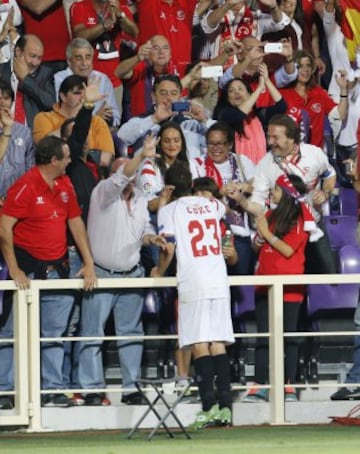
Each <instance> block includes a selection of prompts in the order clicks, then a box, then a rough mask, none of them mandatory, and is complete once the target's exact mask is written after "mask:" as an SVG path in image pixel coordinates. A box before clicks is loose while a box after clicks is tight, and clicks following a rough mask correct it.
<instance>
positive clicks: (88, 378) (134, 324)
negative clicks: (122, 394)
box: [79, 266, 144, 389]
mask: <svg viewBox="0 0 360 454" xmlns="http://www.w3.org/2000/svg"><path fill="white" fill-rule="evenodd" d="M95 270H96V275H97V276H98V278H124V277H126V278H127V277H130V278H136V277H143V276H144V270H143V268H142V267H139V268H137V269H136V270H135V271H134V272H133V273H131V274H128V275H126V276H124V275H121V274H117V273H114V274H112V273H110V272H108V271H105V270H104V269H102V268H99V267H97V266H96V267H95ZM142 309H143V290H141V289H109V290H106V289H102V290H95V291H93V292H91V293H85V294H84V297H83V301H82V307H81V328H80V335H81V336H89V337H90V336H104V329H105V324H106V321H107V319H108V317H109V315H110V313H111V311H112V312H113V315H114V325H115V334H116V335H117V336H141V335H143V327H142V322H141V314H142ZM102 343H103V342H102V341H84V342H81V343H80V360H79V381H80V385H81V387H82V388H89V389H91V388H104V387H105V378H104V369H103V362H102ZM117 347H118V354H119V360H120V365H121V372H122V385H123V387H124V388H125V389H126V388H134V386H135V385H134V381H135V380H136V379H137V378H138V377H139V376H140V367H141V357H142V351H143V342H142V341H141V340H135V341H130V340H121V341H118V342H117Z"/></svg>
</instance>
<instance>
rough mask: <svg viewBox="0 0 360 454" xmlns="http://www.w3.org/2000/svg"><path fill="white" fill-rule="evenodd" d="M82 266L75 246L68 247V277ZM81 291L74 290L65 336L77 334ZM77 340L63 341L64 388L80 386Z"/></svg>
mask: <svg viewBox="0 0 360 454" xmlns="http://www.w3.org/2000/svg"><path fill="white" fill-rule="evenodd" d="M82 266H83V263H82V260H81V257H80V255H79V253H78V252H77V250H76V248H69V267H70V274H69V278H70V279H77V278H78V276H76V275H77V273H78V272H79V270H80V268H81V267H82ZM82 295H83V294H82V291H81V290H74V305H73V308H72V311H71V315H70V320H69V325H68V328H67V330H66V336H68V337H70V336H71V337H72V336H78V334H79V331H80V308H81V300H82ZM79 352H80V343H79V342H69V341H68V342H64V364H63V377H64V385H65V388H80V384H79V379H78V373H79Z"/></svg>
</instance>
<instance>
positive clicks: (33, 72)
mask: <svg viewBox="0 0 360 454" xmlns="http://www.w3.org/2000/svg"><path fill="white" fill-rule="evenodd" d="M43 55H44V46H43V43H42V42H41V41H40V39H39V38H38V37H37V36H35V35H30V34H28V35H24V36H22V37H20V38H19V39H18V41H17V42H16V45H15V51H14V56H13V58H12V60H11V61H9V62H7V63H4V64H2V65H0V78H1V79H4V80H6V81H8V82H10V83H11V87H12V89H13V91H14V93H15V102H14V104H13V111H14V115H15V121H17V122H19V123H22V124H26V125H27V126H29V128H30V129H32V127H33V119H34V117H35V115H36V114H37V113H38V112H42V111H48V110H51V109H52V105H53V104H54V103H55V100H56V99H55V89H54V83H53V77H52V70H51V69H49V68H48V67H45V66H43V65H42V64H41V63H42V58H43Z"/></svg>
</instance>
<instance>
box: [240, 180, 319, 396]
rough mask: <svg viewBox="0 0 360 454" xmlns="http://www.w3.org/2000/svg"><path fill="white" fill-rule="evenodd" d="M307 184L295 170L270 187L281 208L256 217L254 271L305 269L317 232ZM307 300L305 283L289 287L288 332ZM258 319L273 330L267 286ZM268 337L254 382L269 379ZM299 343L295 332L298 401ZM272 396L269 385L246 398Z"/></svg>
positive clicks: (291, 375) (289, 345) (259, 349)
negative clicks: (308, 249)
mask: <svg viewBox="0 0 360 454" xmlns="http://www.w3.org/2000/svg"><path fill="white" fill-rule="evenodd" d="M306 192H307V189H306V185H305V183H304V182H303V180H302V179H301V178H300V177H298V176H296V175H285V174H284V175H281V176H279V178H278V179H277V180H276V185H275V187H274V188H273V189H272V191H271V202H272V203H273V204H276V207H275V208H274V209H272V210H269V211H268V212H267V213H266V214H264V215H262V216H259V217H257V219H256V225H257V233H256V236H255V238H254V247H255V249H256V250H257V251H258V254H259V255H258V263H257V267H256V271H255V274H257V275H274V274H303V273H304V268H305V247H306V244H307V242H308V240H309V231H312V230H313V231H314V232H317V230H316V224H315V221H314V219H313V217H312V214H311V212H310V211H309V208H308V207H307V205H306V204H305V203H304V195H305V194H306ZM303 299H304V286H302V285H287V286H285V287H284V331H285V332H295V331H296V330H297V323H298V317H299V310H300V304H301V303H302V302H303ZM255 308H256V323H257V330H258V332H259V333H263V332H268V330H269V308H268V297H267V288H265V287H258V288H257V289H256V299H255ZM268 344H269V341H268V338H258V339H257V343H256V350H255V382H256V384H261V385H265V384H267V383H268V380H269V377H268V375H269V358H268V354H269V345H268ZM297 357H298V344H297V340H296V339H295V338H294V337H290V338H286V339H285V383H286V384H287V385H288V386H286V388H285V400H286V401H296V400H297V396H296V392H295V389H294V388H293V387H292V386H290V385H291V384H293V383H294V382H295V377H296V370H297ZM267 400H268V390H267V389H263V388H262V389H260V388H258V387H256V386H255V387H254V388H251V389H250V391H249V392H248V394H247V395H246V396H245V398H244V402H259V401H267Z"/></svg>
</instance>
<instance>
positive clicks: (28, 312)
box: [0, 274, 360, 431]
mask: <svg viewBox="0 0 360 454" xmlns="http://www.w3.org/2000/svg"><path fill="white" fill-rule="evenodd" d="M229 284H230V285H231V286H233V285H236V286H238V285H240V286H243V285H266V286H269V308H270V310H269V333H265V334H264V333H262V334H254V333H250V334H245V333H236V335H235V337H237V338H249V337H264V336H269V368H270V376H269V378H270V385H269V386H266V387H268V388H269V389H270V403H269V405H270V423H271V424H276V425H278V424H285V423H286V422H285V405H284V392H283V390H284V361H283V358H284V344H283V338H284V337H291V336H299V337H300V336H301V337H304V336H312V337H315V336H316V337H317V336H340V335H347V336H349V335H354V336H355V335H359V334H360V333H359V332H358V331H333V332H311V333H309V332H306V333H303V332H297V333H285V334H284V332H283V304H282V301H283V286H284V285H289V284H359V287H360V274H341V275H340V274H331V275H329V274H328V275H325V274H321V275H299V276H295V275H281V276H230V277H229ZM82 285H83V281H82V280H81V279H64V280H60V279H59V280H32V281H31V284H30V289H28V290H18V289H17V288H16V287H15V285H14V283H13V281H0V290H15V297H14V305H15V307H14V337H13V339H11V340H12V341H13V342H14V347H15V348H14V370H15V392H14V394H16V399H15V402H16V407H15V413H16V414H14V415H13V414H11V415H7V414H6V413H8V412H2V413H3V414H2V415H1V416H0V426H1V425H27V426H28V430H30V431H40V430H42V423H41V399H40V396H41V387H40V386H41V385H40V384H41V380H40V345H41V341H43V340H50V339H48V338H40V317H39V293H40V291H41V290H57V289H81V288H82ZM174 286H176V279H175V278H127V279H99V280H98V285H97V288H98V289H102V288H103V289H108V288H143V289H145V288H159V287H174ZM138 337H139V338H141V339H148V340H150V339H164V338H167V339H174V338H176V337H177V336H174V335H168V336H153V335H152V336H138ZM123 338H124V336H108V337H106V339H107V340H110V339H111V340H117V339H123ZM125 338H126V337H125ZM64 339H65V338H61V340H64ZM85 339H102V338H95V337H92V338H80V337H71V338H68V340H70V341H79V340H85ZM132 339H135V337H132ZM11 340H10V341H11ZM52 340H54V338H52ZM6 341H7V342H9V339H8V340H6ZM3 342H5V340H4V339H0V343H3ZM313 386H316V387H326V386H328V385H327V384H322V383H319V384H316V385H311V384H309V385H303V384H302V385H301V387H302V388H303V387H313ZM238 389H244V387H241V386H239V387H238ZM119 390H120V391H121V388H119V387H117V388H114V389H112V388H107V389H106V390H104V391H108V392H110V391H111V392H119ZM65 391H66V390H65ZM68 391H75V392H77V391H79V392H80V391H82V390H68ZM99 391H100V390H99ZM49 392H50V391H49ZM43 393H46V392H43ZM3 394H5V392H3ZM6 394H9V393H8V392H6Z"/></svg>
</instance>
